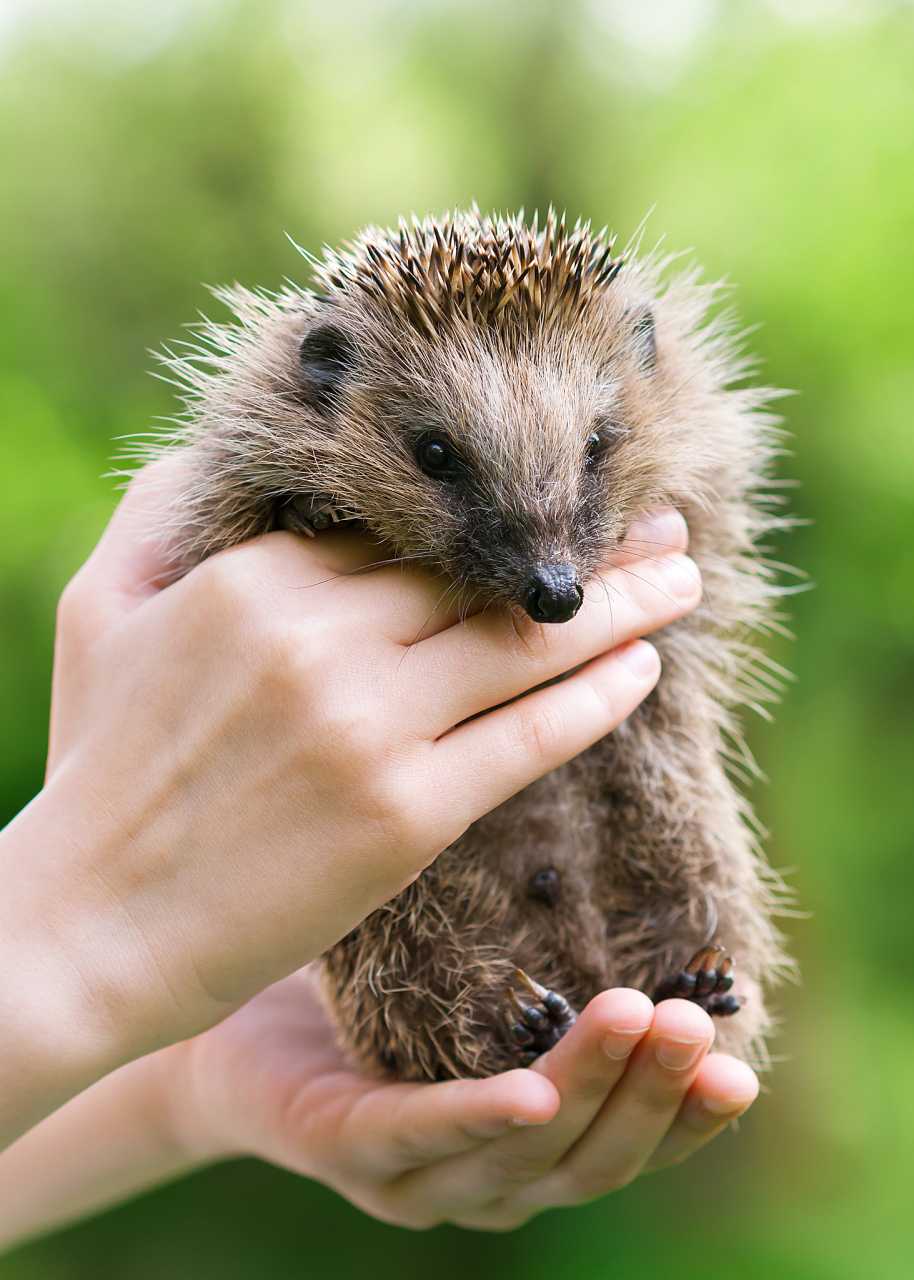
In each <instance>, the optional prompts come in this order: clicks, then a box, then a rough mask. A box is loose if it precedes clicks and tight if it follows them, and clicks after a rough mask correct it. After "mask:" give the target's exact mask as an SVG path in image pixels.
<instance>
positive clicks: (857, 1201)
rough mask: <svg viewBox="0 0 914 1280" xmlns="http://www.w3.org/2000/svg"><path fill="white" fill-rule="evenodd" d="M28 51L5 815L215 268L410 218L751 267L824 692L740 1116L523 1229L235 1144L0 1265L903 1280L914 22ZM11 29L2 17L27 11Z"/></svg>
mask: <svg viewBox="0 0 914 1280" xmlns="http://www.w3.org/2000/svg"><path fill="white" fill-rule="evenodd" d="M3 13H4V14H5V16H6V22H5V24H2V30H3V37H2V39H3V45H2V52H0V59H2V61H0V166H2V180H0V245H2V252H0V336H2V341H0V494H2V502H0V808H2V813H3V816H4V817H8V816H11V815H12V814H13V813H14V812H15V811H16V810H17V808H18V807H20V806H21V805H22V804H23V803H25V801H26V800H28V798H29V797H30V795H32V794H33V793H34V792H35V790H37V788H38V787H39V786H40V783H41V773H42V755H43V750H44V739H45V724H46V715H47V699H48V692H47V690H48V677H49V672H50V659H51V637H52V626H53V609H54V601H55V598H56V595H57V593H58V592H59V589H60V587H61V586H62V585H63V583H64V582H65V581H66V579H67V577H68V575H69V574H70V573H71V572H72V571H73V570H74V569H75V568H76V567H77V565H78V564H79V563H80V561H81V559H82V558H83V557H84V555H85V554H86V552H87V551H88V549H89V548H90V547H91V545H92V543H93V540H94V539H95V537H96V536H97V534H98V533H99V531H100V530H101V528H102V527H103V525H104V522H105V520H106V518H107V516H108V514H109V512H110V510H111V508H112V505H113V503H114V501H115V500H116V492H115V489H114V486H113V482H112V481H110V480H103V479H100V478H99V477H100V476H101V475H102V474H103V473H104V472H105V471H106V469H107V466H108V461H107V460H108V459H109V458H110V456H111V454H112V452H113V451H115V449H116V448H117V446H116V445H114V444H112V440H114V439H116V438H117V437H119V436H122V435H124V434H125V433H130V432H136V431H140V430H143V429H145V428H146V426H147V425H148V423H149V420H150V418H151V417H152V416H153V415H162V414H166V415H167V414H168V413H170V412H173V400H172V396H171V392H170V389H169V388H168V387H167V386H165V385H163V384H162V383H159V382H156V381H155V380H154V379H152V378H150V377H149V372H148V371H149V369H150V368H151V367H152V364H153V362H152V360H151V358H150V356H149V355H148V352H147V349H148V348H155V347H157V346H159V345H160V344H161V343H162V342H163V341H165V340H167V339H169V338H172V337H174V336H175V335H178V334H180V331H181V326H182V324H184V323H185V322H187V321H189V320H192V319H193V317H194V314H195V312H196V311H197V309H199V308H203V309H208V310H211V311H214V312H215V311H216V310H217V307H216V304H215V303H213V302H212V300H211V299H209V298H208V295H207V294H206V292H205V290H204V289H203V288H202V287H201V284H200V282H201V281H208V282H211V283H218V282H223V281H227V280H230V279H233V278H237V279H240V280H242V281H244V282H245V283H248V284H262V285H266V286H270V287H275V286H278V285H279V284H280V283H281V281H282V279H283V277H284V276H286V275H290V276H294V277H296V278H299V279H300V278H302V277H303V276H304V274H305V271H304V264H303V263H302V262H301V260H300V259H299V258H298V257H297V255H296V254H295V252H294V250H293V249H292V247H291V246H290V245H289V243H288V242H287V240H286V239H285V238H284V237H283V234H282V233H283V232H284V231H286V232H288V233H289V234H290V235H291V236H292V237H293V238H294V240H295V241H296V242H298V243H299V244H303V245H305V246H306V247H308V248H311V249H317V248H319V246H320V244H321V243H322V242H323V241H325V240H326V241H329V242H336V241H337V240H339V239H340V238H343V237H345V236H346V235H348V234H350V233H351V232H352V231H353V230H354V229H355V228H356V227H357V226H358V225H359V224H361V223H364V222H366V221H370V220H374V221H384V222H388V221H391V220H393V219H395V218H396V216H397V213H398V212H399V211H401V210H403V211H407V212H408V211H409V210H411V209H415V210H416V211H418V212H419V213H425V212H427V211H429V210H432V211H436V212H440V211H442V210H443V209H444V208H447V207H449V206H453V205H462V204H466V203H467V202H468V201H469V200H471V199H473V198H475V199H476V200H478V202H479V203H480V205H481V206H482V207H483V208H500V209H514V208H516V207H517V206H519V205H524V206H525V207H526V208H527V209H528V211H530V210H532V209H533V208H535V207H538V208H540V209H544V208H545V207H546V206H547V205H548V204H549V203H550V202H553V203H555V204H556V205H557V206H558V207H560V208H562V207H566V208H567V209H568V211H569V213H570V214H571V215H572V216H577V215H578V214H581V215H582V216H584V217H589V218H593V219H594V220H595V221H596V222H597V223H598V224H599V225H602V224H603V223H604V222H609V223H610V224H611V225H613V226H615V227H616V229H617V230H618V231H619V233H620V235H621V237H622V240H623V241H624V240H625V239H627V238H628V237H629V235H631V234H632V233H633V232H634V231H635V230H636V229H637V227H638V225H639V224H640V223H641V221H642V219H643V218H644V216H645V215H646V214H647V212H648V211H649V210H650V209H651V207H652V206H654V205H656V212H654V213H653V214H652V215H651V217H650V219H649V222H648V224H647V230H646V232H645V236H646V241H647V243H652V242H653V240H654V239H656V238H657V237H658V236H659V235H660V234H661V232H663V233H666V235H667V242H668V243H669V245H670V246H672V247H677V248H679V247H684V248H687V249H689V248H690V249H691V251H692V252H694V254H695V256H696V257H697V258H698V259H699V260H700V261H702V262H703V263H705V264H706V265H707V268H708V270H709V272H710V274H711V275H712V276H724V275H726V276H728V277H729V278H732V279H733V280H735V281H738V282H739V284H740V290H739V293H738V296H737V303H738V306H739V309H740V311H741V313H742V314H743V315H744V316H745V317H746V319H747V320H748V321H762V322H763V324H764V327H763V328H761V329H760V330H759V331H758V332H756V333H754V334H753V336H752V343H753V345H754V346H755V348H756V349H757V350H758V351H759V352H760V354H761V356H762V358H763V361H764V363H763V366H762V368H763V376H764V378H765V380H766V381H770V382H771V383H772V384H774V385H781V386H788V387H791V388H795V389H797V390H798V391H799V392H800V393H801V394H800V395H798V396H797V397H795V398H794V399H792V400H789V401H787V402H785V404H786V412H787V415H788V419H789V425H790V428H791V430H792V431H793V432H794V435H795V451H796V452H795V457H793V458H791V459H789V460H788V461H787V462H786V463H785V472H786V473H787V474H789V475H792V476H795V477H797V478H798V479H799V480H800V482H801V487H800V488H799V489H798V490H797V491H796V494H795V506H796V509H797V511H798V513H799V514H800V515H801V516H802V517H804V518H805V519H807V520H808V521H809V523H808V524H806V525H805V526H804V527H802V528H801V529H800V530H799V531H798V532H797V533H795V534H794V535H793V536H792V537H791V538H790V540H789V544H787V545H785V546H784V547H779V548H778V551H779V553H780V554H782V555H783V557H784V558H785V559H789V560H791V561H793V562H794V563H798V564H800V565H801V566H802V567H803V569H804V570H805V571H806V572H807V573H808V574H809V575H810V577H811V579H812V580H813V581H814V582H815V583H816V589H815V590H814V591H811V592H809V593H808V594H801V595H798V596H797V597H796V598H795V600H794V601H793V613H794V618H795V627H796V630H797V633H798V637H799V640H798V643H797V644H796V645H794V646H792V647H790V648H789V649H788V647H787V646H786V645H780V644H779V646H778V654H777V656H778V657H779V658H781V659H783V660H785V661H787V662H788V663H789V664H790V665H791V666H792V667H793V669H794V670H795V671H796V672H797V673H798V675H799V681H798V683H797V684H796V685H795V686H792V687H791V688H790V690H789V694H788V697H787V698H786V701H785V705H784V706H783V707H782V708H781V710H780V714H779V716H778V719H777V722H776V724H775V725H774V726H773V727H769V726H760V727H753V729H752V733H753V740H754V743H755V746H756V749H757V751H758V754H759V757H760V760H761V762H762V764H763V766H764V768H765V769H766V771H767V773H768V775H769V777H770V779H771V785H770V787H768V788H766V789H764V790H763V791H762V793H760V794H759V795H758V796H757V797H756V799H757V801H758V803H759V805H760V808H761V810H762V813H763V816H764V818H765V820H766V821H767V823H768V824H769V826H770V827H771V829H772V833H773V834H772V839H771V841H770V853H771V857H772V860H773V862H774V863H775V864H776V865H778V866H791V867H796V868H797V871H796V873H795V874H794V875H793V876H792V882H793V884H794V886H795V888H796V891H797V894H798V897H799V901H800V904H801V906H802V907H803V908H805V909H807V910H809V911H810V912H811V913H812V915H811V918H810V919H808V920H798V921H792V922H789V923H790V932H791V933H792V934H793V935H794V946H795V949H796V950H797V952H798V953H799V955H800V957H801V960H802V965H803V970H804V985H803V986H802V988H801V989H799V990H789V991H787V992H786V993H785V994H784V996H783V998H782V1001H781V1003H782V1009H783V1014H784V1021H785V1030H784V1034H783V1036H782V1039H781V1041H780V1042H779V1045H778V1046H777V1048H779V1049H780V1051H781V1052H782V1053H783V1055H784V1056H785V1059H786V1060H785V1061H784V1062H783V1063H781V1064H780V1065H779V1066H778V1068H777V1069H776V1071H775V1072H774V1073H773V1075H772V1078H771V1084H770V1088H771V1092H770V1094H769V1095H768V1096H766V1097H763V1099H762V1100H761V1101H760V1102H759V1104H758V1105H757V1106H756V1108H755V1109H754V1111H753V1113H752V1114H751V1116H750V1117H748V1118H747V1120H746V1121H744V1122H743V1125H742V1128H741V1131H740V1132H739V1133H738V1134H732V1133H728V1134H726V1135H724V1136H723V1137H722V1138H721V1139H720V1140H718V1142H716V1143H715V1144H714V1145H713V1146H712V1147H711V1148H710V1149H709V1150H708V1151H706V1152H704V1153H702V1154H701V1155H700V1156H699V1157H697V1158H695V1159H693V1160H692V1161H691V1162H689V1163H688V1164H687V1165H686V1166H683V1167H682V1168H681V1169H677V1170H673V1171H669V1172H666V1173H663V1174H660V1175H655V1176H653V1177H651V1178H649V1179H645V1180H642V1181H639V1182H638V1183H636V1184H635V1185H633V1186H632V1187H630V1188H628V1189H626V1190H625V1191H624V1192H622V1193H621V1194H619V1195H617V1196H615V1197H612V1198H611V1199H609V1200H606V1201H602V1202H599V1203H597V1204H594V1205H592V1206H588V1207H585V1208H581V1209H575V1210H566V1211H561V1212H554V1213H551V1214H547V1215H545V1216H544V1217H543V1218H541V1219H539V1220H537V1221H536V1222H534V1223H532V1224H530V1225H529V1226H528V1227H526V1228H524V1229H523V1230H521V1231H520V1232H516V1233H513V1234H510V1235H506V1236H488V1235H478V1234H474V1233H471V1232H464V1231H460V1230H457V1229H451V1228H441V1229H438V1230H435V1231H432V1232H429V1233H426V1234H413V1233H410V1232H406V1231H401V1230H399V1229H396V1228H392V1227H388V1226H384V1225H382V1224H379V1223H375V1222H373V1221H371V1220H369V1219H367V1218H366V1217H364V1216H363V1215H361V1214H360V1213H358V1211H356V1210H354V1209H352V1208H350V1207H349V1206H348V1205H346V1204H344V1203H343V1202H342V1201H340V1200H339V1199H338V1198H336V1197H335V1196H334V1195H333V1194H332V1193H330V1192H329V1191H326V1190H325V1189H323V1188H320V1187H315V1186H313V1185H311V1184H308V1183H306V1182H303V1181H301V1180H298V1179H295V1178H293V1177H292V1176H291V1175H288V1174H285V1173H282V1172H279V1171H276V1170H272V1169H268V1168H265V1167H262V1166H259V1165H256V1164H254V1163H246V1162H239V1163H237V1164H233V1165H228V1166H225V1167H223V1168H219V1169H214V1170H210V1171H208V1172H204V1173H201V1174H198V1175H196V1176H195V1177H193V1178H191V1179H188V1180H186V1181H184V1182H182V1183H179V1184H176V1185H174V1186H171V1187H167V1188H164V1189H162V1190H160V1191H157V1192H154V1193H152V1194H150V1195H148V1196H146V1197H144V1198H143V1199H141V1200H139V1201H137V1202H135V1203H134V1204H132V1205H128V1206H124V1207H122V1208H119V1209H116V1210H114V1211H112V1212H111V1213H109V1214H106V1215H104V1216H102V1217H100V1218H98V1219H96V1220H95V1221H93V1222H89V1223H86V1224H83V1225H81V1226H78V1227H75V1228H72V1229H71V1230H69V1231H66V1232H63V1233H61V1234H59V1235H58V1236H56V1237H54V1238H52V1239H50V1240H48V1241H44V1242H40V1243H36V1244H34V1245H32V1246H29V1247H27V1248H25V1249H22V1250H20V1251H19V1252H17V1253H15V1254H13V1255H11V1256H10V1257H8V1258H6V1259H4V1260H0V1280H82V1278H83V1277H85V1278H86V1280H88V1278H89V1277H92V1280H105V1278H107V1277H111V1278H112V1280H133V1278H134V1277H135V1278H136V1280H159V1278H160V1277H161V1278H162V1280H164V1277H166V1276H167V1277H169V1280H175V1278H176V1277H182V1276H185V1275H186V1276H188V1277H191V1276H192V1277H194V1280H207V1278H208V1277H219V1278H220V1280H236V1278H237V1280H249V1278H250V1280H253V1278H254V1277H262V1276H265V1275H266V1276H269V1277H270V1278H271V1280H284V1277H286V1276H288V1277H293V1276H295V1277H299V1276H301V1277H324V1276H336V1275H350V1274H371V1275H372V1276H374V1277H377V1280H384V1278H385V1277H388V1276H390V1277H392V1278H393V1277H397V1276H400V1275H404V1274H405V1275H412V1274H428V1273H433V1274H435V1275H437V1276H440V1277H441V1280H449V1277H451V1276H454V1277H458V1276H460V1277H464V1276H467V1275H473V1276H475V1277H479V1278H480V1280H484V1278H485V1277H488V1276H492V1277H493V1278H494V1277H498V1278H499V1280H504V1277H510V1276H515V1275H516V1276H518V1277H520V1276H523V1277H524V1280H539V1278H540V1277H543V1280H545V1277H547V1276H553V1275H561V1276H564V1277H569V1278H571V1280H591V1278H593V1280H597V1278H598V1277H599V1278H602V1277H609V1276H612V1277H623V1278H624V1277H639V1278H640V1280H653V1277H658V1278H659V1277H661V1276H666V1275H668V1274H676V1275H677V1276H678V1277H680V1278H681V1280H691V1278H692V1277H695V1280H699V1278H700V1280H728V1278H729V1277H733V1276H737V1275H738V1276H740V1277H744V1278H746V1280H751V1278H753V1277H762V1276H766V1277H767V1276H770V1275H777V1276H778V1277H781V1278H782V1280H845V1278H846V1280H852V1278H853V1280H857V1277H859V1276H861V1275H866V1276H868V1277H878V1278H879V1280H883V1278H884V1280H890V1278H892V1280H894V1278H895V1277H898V1278H899V1280H901V1277H905V1280H906V1278H907V1277H909V1276H910V1274H911V1261H910V1259H911V1257H912V1255H914V1215H912V1213H911V1211H910V1206H909V1204H908V1200H909V1190H908V1188H909V1185H910V1183H911V1175H912V1172H914V1170H912V1146H914V1097H912V1092H911V1088H910V1083H909V1078H910V1062H911V1060H912V1056H914V998H912V979H914V948H912V945H911V926H910V917H911V914H912V907H914V859H912V858H911V856H910V852H911V844H912V840H914V813H912V807H914V805H912V794H914V789H912V785H911V775H912V766H914V717H912V694H914V430H912V414H914V343H912V339H914V128H912V125H914V8H912V6H911V5H910V4H909V3H892V0H883V2H882V3H876V2H875V0H874V2H873V3H872V4H867V3H865V0H857V2H856V3H854V0H846V2H845V0H791V2H790V3H788V0H768V3H767V4H764V3H762V0H731V2H726V0H720V2H718V3H714V0H590V2H589V3H584V0H581V2H580V3H577V2H576V0H526V2H525V0H488V3H485V4H484V3H482V0H426V2H423V0H412V2H411V0H384V2H382V0H336V2H335V3H334V4H333V5H332V6H330V5H323V4H321V3H320V2H319V0H309V2H308V3H294V2H293V0H257V2H256V3H254V2H253V0H252V2H251V3H244V2H242V0H239V2H238V3H230V2H227V0H223V2H221V3H220V2H219V0H197V3H193V2H192V0H186V2H184V3H182V2H181V0H169V2H167V3H166V0H162V2H161V3H160V4H158V5H156V6H149V5H143V4H140V3H138V2H137V0H134V3H132V4H130V3H128V2H127V0H120V2H119V3H117V4H114V3H108V4H105V3H104V0H95V3H89V2H88V0H83V2H82V3H79V2H78V0H70V3H65V0H45V3H44V4H40V3H33V4H30V5H29V6H27V7H26V8H24V9H23V10H22V11H20V12H18V14H17V13H16V12H13V11H10V12H9V13H6V11H5V10H4V11H3ZM2 16H3V14H0V17H2Z"/></svg>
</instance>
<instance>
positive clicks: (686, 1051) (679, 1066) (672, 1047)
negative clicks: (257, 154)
mask: <svg viewBox="0 0 914 1280" xmlns="http://www.w3.org/2000/svg"><path fill="white" fill-rule="evenodd" d="M707 1043H708V1042H707V1040H675V1039H674V1038H673V1037H672V1036H661V1037H660V1039H659V1040H658V1041H657V1061H658V1062H659V1063H660V1065H661V1066H662V1067H666V1068H667V1070H668V1071H685V1069H686V1067H693V1066H694V1065H695V1063H696V1062H697V1061H698V1059H699V1058H700V1057H701V1054H702V1050H703V1049H704V1047H705V1045H706V1044H707Z"/></svg>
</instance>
